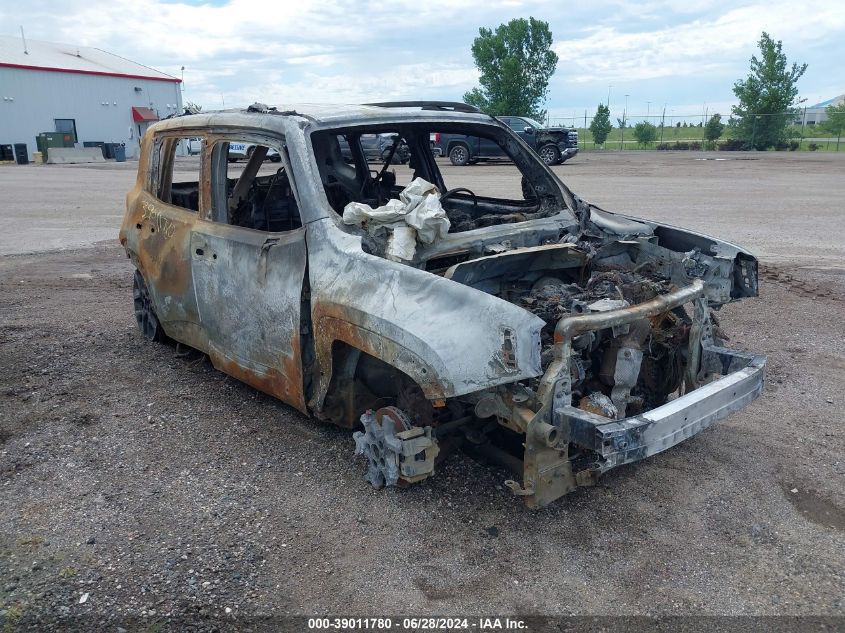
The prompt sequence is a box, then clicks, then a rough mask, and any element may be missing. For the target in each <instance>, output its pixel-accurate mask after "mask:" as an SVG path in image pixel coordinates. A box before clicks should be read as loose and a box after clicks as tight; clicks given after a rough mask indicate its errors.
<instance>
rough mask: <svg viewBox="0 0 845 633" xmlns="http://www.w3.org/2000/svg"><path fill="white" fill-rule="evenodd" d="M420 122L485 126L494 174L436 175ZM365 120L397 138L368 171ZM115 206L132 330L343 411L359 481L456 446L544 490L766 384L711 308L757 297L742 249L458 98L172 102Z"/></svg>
mask: <svg viewBox="0 0 845 633" xmlns="http://www.w3.org/2000/svg"><path fill="white" fill-rule="evenodd" d="M435 131H442V132H453V133H456V134H466V135H471V136H477V137H480V138H484V139H486V140H488V141H490V142H493V143H496V144H497V145H498V146H499V147H500V148H501V150H502V151H503V152H504V153H506V154H507V155H508V156H509V157H510V159H511V161H512V167H513V173H512V174H511V175H510V176H508V177H507V178H505V177H504V176H503V177H502V178H500V179H496V180H497V181H496V182H495V183H491V182H489V181H490V180H491V179H485V182H486V183H487V185H490V186H495V188H496V190H495V191H487V190H485V191H481V190H480V189H479V190H478V191H472V190H471V188H469V187H468V186H467V184H466V183H464V184H461V183H457V184H460V186H454V184H456V183H451V185H450V182H449V181H448V180H445V179H444V176H446V175H449V176H450V177H451V172H449V173H448V174H447V173H444V172H441V170H440V169H439V168H438V164H437V162H436V161H435V158H434V156H433V155H432V153H431V150H430V143H429V135H430V134H431V133H432V132H435ZM366 134H389V135H392V136H391V137H390V138H392V139H393V141H392V142H393V143H394V144H395V146H396V148H398V147H399V145H400V144H405V145H407V148H408V150H409V152H410V162H409V165H408V166H407V167H406V166H398V165H391V164H390V161H385V164H383V165H381V166H379V167H377V169H372V168H371V167H372V165H370V164H368V162H367V156H366V155H365V152H364V150H363V148H362V146H361V142H360V139H361V137H362V135H366ZM185 138H200V139H202V143H201V160H200V161H199V166H197V161H196V160H195V159H194V160H193V161H192V162H190V163H184V162H182V161H183V160H188V159H181V157H179V156H177V152H176V148H177V146H178V144H179V142H180V141H181V140H182V139H185ZM233 143H249V144H254V145H255V149H254V151H253V153H252V155H251V156H250V158H249V160H248V161H247V162H246V163H229V162H228V160H227V156H228V154H229V151H228V149H229V146H230V144H233ZM343 143H345V144H347V145H348V147H349V148H350V149H351V160H347V159H345V158H344V156H343V152H342V150H341V146H342V144H343ZM271 149H272V150H275V151H277V152H278V153H279V155H280V156H281V165H279V166H278V167H277V166H276V165H269V164H266V163H264V158H265V157H266V155H267V153H268V151H270V150H271ZM191 166H193V168H194V169H197V170H198V171H196V172H194V173H193V175H190V176H189V177H188V178H187V179H186V178H185V176H186V175H188V171H187V170H188V169H189V168H190V167H191ZM453 171H454V172H456V173H455V177H456V178H458V177H460V176H461V175H466V174H467V173H468V172H467V171H466V170H453ZM503 173H504V172H503ZM175 176H178V180H179V182H176V180H177V178H176V177H175ZM469 184H472V183H469ZM481 185H482V183H479V185H478V186H476V185H473V186H475V187H476V188H477V189H478V188H479V187H480V186H481ZM502 192H507V195H502ZM126 202H127V210H126V216H125V219H124V222H123V226H122V228H121V231H120V241H121V244H123V246H124V248H125V249H126V253H127V255H128V257H129V258H131V260H132V262H133V264H134V265H135V268H136V272H135V278H134V308H135V315H136V317H137V321H138V325H139V327H140V330H141V332H142V333H143V335H144V336H146V337H147V338H149V339H152V340H164V339H166V338H169V339H173V340H175V341H178V342H180V343H182V344H185V345H188V346H191V347H193V348H196V349H197V350H201V351H202V352H204V353H205V354H207V355H208V357H209V358H210V360H211V362H212V363H213V365H214V366H215V367H216V368H218V369H219V370H221V371H223V372H226V373H227V374H230V375H231V376H234V377H236V378H238V379H239V380H242V381H244V382H246V383H248V384H250V385H252V386H254V387H255V388H257V389H260V390H261V391H264V392H266V393H268V394H271V395H272V396H275V397H277V398H279V399H281V400H283V401H284V402H286V403H288V404H289V405H290V406H292V407H294V408H296V409H298V410H299V411H301V412H302V413H304V414H306V415H309V416H313V417H315V418H318V419H320V420H325V421H328V422H332V423H334V424H338V425H341V426H343V427H348V428H349V429H356V431H355V433H354V440H355V451H356V452H357V453H358V454H360V455H362V456H363V457H364V458H365V460H366V464H367V471H366V478H367V479H368V480H369V481H370V482H371V483H372V485H374V486H376V487H382V486H385V485H395V484H401V485H404V484H408V483H413V482H419V481H421V480H424V479H426V478H428V477H431V476H432V475H434V474H435V472H437V470H438V467H439V464H440V463H441V461H442V460H444V459H447V458H448V456H449V455H450V454H452V453H455V452H462V453H468V454H470V455H473V456H478V457H479V458H481V459H485V460H489V461H492V462H495V463H497V464H500V465H502V466H503V467H505V468H506V469H509V470H511V471H513V475H512V478H511V479H508V480H507V481H506V482H505V483H506V485H507V486H508V487H509V488H510V489H511V490H512V491H513V492H514V493H515V494H516V495H518V496H520V497H522V499H523V500H524V501H525V502H526V503H527V504H528V505H529V506H531V507H537V506H543V505H546V504H548V503H550V502H551V501H553V500H555V499H557V498H558V497H561V496H562V495H565V494H566V493H568V492H569V491H571V490H573V489H574V488H575V487H577V486H589V485H592V484H595V483H596V481H597V480H598V478H599V477H600V476H601V475H602V474H603V473H606V472H607V471H608V470H610V469H612V468H614V467H616V466H619V465H621V464H627V463H631V462H636V461H638V460H642V459H644V458H646V457H648V456H650V455H654V454H655V453H658V452H660V451H663V450H666V449H668V448H670V447H671V446H674V445H675V444H678V443H679V442H681V441H683V440H685V439H687V438H689V437H691V436H693V435H695V434H696V433H698V432H700V431H702V430H703V429H705V428H707V427H708V426H710V425H712V424H713V423H715V422H716V421H718V420H720V419H722V418H724V417H726V416H728V415H730V414H731V413H733V412H735V411H737V410H739V409H741V408H742V407H743V406H745V405H747V404H748V403H749V402H751V401H752V400H754V399H755V398H756V397H757V396H758V395H759V394H760V392H761V389H762V386H763V373H764V365H765V359H764V357H762V356H759V355H757V354H752V353H747V352H742V351H735V350H732V349H729V348H728V347H726V346H725V336H724V334H723V331H722V329H721V327H722V326H720V324H719V321H718V320H717V318H716V315H715V314H714V311H716V310H718V309H719V307H720V306H722V305H723V304H725V303H728V302H730V301H734V300H737V299H741V298H743V297H753V296H756V294H757V261H756V259H755V258H754V257H753V256H752V255H750V254H749V253H748V252H746V251H744V250H743V249H741V248H740V247H738V246H735V245H733V244H730V243H728V242H725V241H722V240H719V239H716V238H713V237H708V236H706V235H701V234H699V233H694V232H691V231H686V230H683V229H679V228H675V227H672V226H667V225H663V224H658V223H655V222H650V221H645V220H637V219H634V218H631V217H627V216H624V215H619V214H614V213H610V212H607V211H604V210H602V209H599V208H598V207H596V206H595V205H592V204H590V203H589V202H587V201H585V200H583V199H581V198H579V197H578V196H577V195H575V194H574V193H573V192H572V191H570V190H569V189H568V188H567V187H566V185H565V184H564V183H562V182H561V181H560V180H559V179H558V177H557V176H556V175H555V174H554V173H553V172H552V171H551V170H550V169H549V168H548V167H547V166H546V165H545V164H544V163H543V162H542V161H541V160H540V159H539V157H538V156H537V154H536V153H535V152H534V151H533V150H532V149H531V148H530V147H529V146H528V145H527V144H526V143H525V142H524V141H523V140H522V139H521V138H520V137H519V136H517V135H516V134H514V132H513V131H512V130H511V129H509V128H508V127H507V126H505V125H504V124H502V123H501V122H500V121H497V120H496V119H493V118H491V117H489V116H486V115H483V114H480V113H478V112H473V111H471V110H470V108H468V107H466V106H464V105H463V104H450V103H441V102H406V103H387V104H372V105H365V106H344V107H336V106H334V107H328V106H326V107H315V106H307V107H302V108H299V107H292V108H289V109H286V110H282V109H275V108H273V109H269V108H266V107H253V108H250V109H249V110H246V111H237V112H233V111H230V112H219V113H204V114H198V115H189V116H183V117H175V118H171V119H169V120H165V121H162V122H160V123H157V124H156V125H154V126H152V127H151V128H150V129H149V131H148V132H147V134H146V135H145V136H144V138H143V142H142V149H141V158H140V162H139V165H138V178H137V182H136V184H135V187H134V188H133V189H132V190H131V191H130V192H129V194H128V195H127V201H126ZM351 445H352V442H351V441H350V448H351Z"/></svg>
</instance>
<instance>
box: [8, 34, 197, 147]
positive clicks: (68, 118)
mask: <svg viewBox="0 0 845 633" xmlns="http://www.w3.org/2000/svg"><path fill="white" fill-rule="evenodd" d="M181 109H182V92H181V80H180V79H178V78H177V77H172V76H170V75H166V74H164V73H162V72H159V71H157V70H154V69H152V68H149V67H147V66H144V65H142V64H138V63H136V62H133V61H130V60H128V59H124V58H123V57H119V56H117V55H113V54H112V53H107V52H106V51H102V50H100V49H98V48H91V47H86V46H75V45H70V44H55V43H52V42H40V41H33V40H29V39H28V40H26V43H24V40H23V39H21V38H20V37H17V38H14V37H2V36H0V144H7V143H26V144H27V147H28V149H29V156H30V159H31V157H32V152H33V151H36V144H35V137H36V136H37V135H38V134H39V133H41V132H63V133H72V134H73V135H74V136H75V140H76V142H78V143H80V144H81V143H83V142H85V141H94V142H96V141H102V142H105V143H125V144H126V156H127V158H134V157H137V155H138V148H139V140H140V137H141V135H142V134H143V133H144V131H145V130H146V128H147V126H148V125H149V124H150V123H152V122H154V121H157V120H159V119H160V118H164V117H166V116H168V115H171V114H174V113H176V112H180V111H181Z"/></svg>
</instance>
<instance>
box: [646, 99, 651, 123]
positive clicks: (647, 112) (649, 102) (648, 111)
mask: <svg viewBox="0 0 845 633" xmlns="http://www.w3.org/2000/svg"><path fill="white" fill-rule="evenodd" d="M650 113H651V101H646V102H645V118H646V119H648V115H649V114H650Z"/></svg>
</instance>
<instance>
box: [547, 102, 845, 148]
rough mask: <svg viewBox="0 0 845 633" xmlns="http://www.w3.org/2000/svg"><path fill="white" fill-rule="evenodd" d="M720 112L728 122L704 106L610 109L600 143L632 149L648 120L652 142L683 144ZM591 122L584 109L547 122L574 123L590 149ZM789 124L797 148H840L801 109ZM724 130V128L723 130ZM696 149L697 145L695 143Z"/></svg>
mask: <svg viewBox="0 0 845 633" xmlns="http://www.w3.org/2000/svg"><path fill="white" fill-rule="evenodd" d="M715 114H719V115H720V116H721V118H722V123H724V124H725V125H727V123H728V119H729V118H730V116H731V115H730V114H722V113H721V112H709V111H707V110H705V111H703V112H700V113H692V114H686V113H676V112H675V111H674V110H667V111H665V112H659V113H657V114H652V113H650V112H648V113H646V114H627V113H625V112H624V111H623V113H622V114H621V116H620V115H618V114H617V115H616V116H614V112H613V111H611V113H610V123H611V125H613V129H612V130H611V132H610V135H609V136H608V138H607V141H606V142H605V143H604V145H603V147H604V148H606V149H633V148H634V147H636V146H637V141H636V139H635V138H634V129H633V128H634V126H635V125H636V124H637V123H640V122H643V121H647V122H649V123H651V124H652V125H654V126H655V127H657V140H656V141H655V144H664V145H665V144H667V143H669V144H674V143H680V144H681V145H683V144H684V143H686V144H694V143H700V144H702V147H703V144H704V142H705V141H706V139H705V137H704V131H705V126H706V124H707V121H709V120H710V118H711V117H712V116H714V115H715ZM784 114H789V113H784V112H776V113H762V114H749V115H747V116H754V117H757V118H760V119H762V118H764V117H771V116H784ZM623 120H624V122H625V128H624V129H623V128H622V127H621V125H620V124H621V122H622V121H623ZM592 122H593V115H591V114H590V113H589V111H584V113H583V114H575V113H573V115H572V116H569V117H560V116H558V117H548V119H547V124H548V125H549V126H561V127H574V128H575V129H576V130H577V131H578V136H579V144H580V145H581V147H582V148H585V149H590V148H595V147H598V145H597V144H596V143H595V142H594V141H593V136H592V133H591V132H590V125H591V124H592ZM791 127H792V130H793V132H794V134H793V136H794V140H795V141H797V142H798V148H797V149H801V150H811V151H815V150H819V151H839V150H840V142H839V140H840V139H837V138H836V137H829V136H827V135H824V136H822V135H819V134H818V131H817V126H816V125H815V124H814V122H810V124H808V123H807V122H806V117H804V116H803V111H799V112H798V113H797V114H794V115H792V122H791ZM726 132H727V130H726ZM726 139H727V135H726V133H723V135H722V137H721V138H720V139H719V140H720V141H722V142H723V141H725V140H726ZM841 146H842V149H843V150H845V143H841ZM696 149H698V148H697V147H696Z"/></svg>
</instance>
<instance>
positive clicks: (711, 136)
mask: <svg viewBox="0 0 845 633" xmlns="http://www.w3.org/2000/svg"><path fill="white" fill-rule="evenodd" d="M724 131H725V124H724V123H722V115H721V114H714V115H713V116H711V117H710V119H709V120H708V121H707V125H706V126H705V127H704V138H706V139H707V140H708V141H718V140H719V138H721V136H722V132H724Z"/></svg>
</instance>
